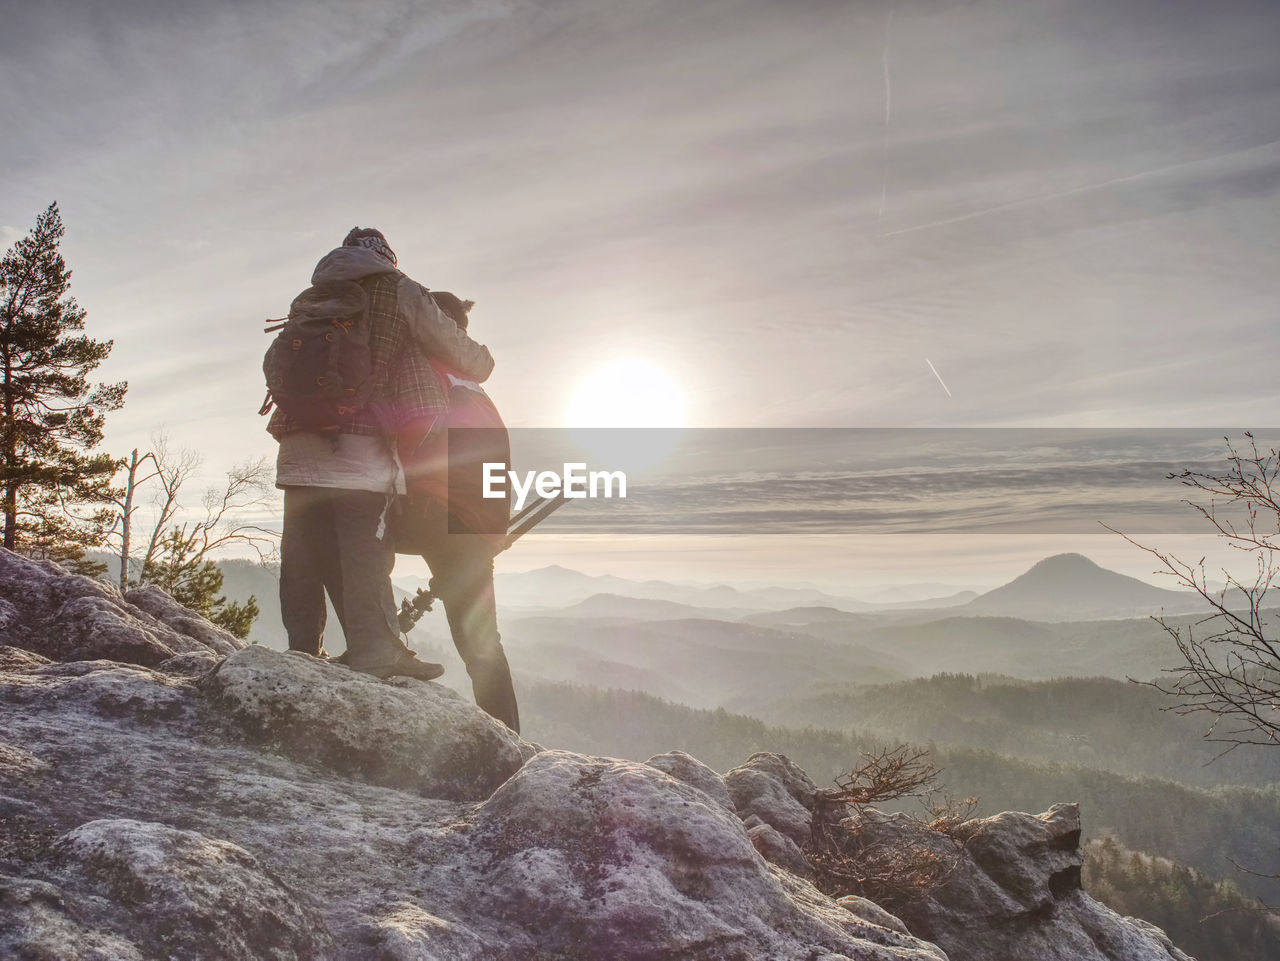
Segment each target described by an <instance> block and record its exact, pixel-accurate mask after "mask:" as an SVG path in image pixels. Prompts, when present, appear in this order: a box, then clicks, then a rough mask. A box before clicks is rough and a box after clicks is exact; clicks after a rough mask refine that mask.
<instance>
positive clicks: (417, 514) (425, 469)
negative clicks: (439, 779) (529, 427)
mask: <svg viewBox="0 0 1280 961" xmlns="http://www.w3.org/2000/svg"><path fill="white" fill-rule="evenodd" d="M430 296H431V298H432V301H433V302H434V303H435V304H436V305H437V306H438V307H440V308H441V309H442V310H444V312H445V313H446V314H448V315H449V317H450V318H451V319H452V320H453V321H454V323H455V324H456V325H457V327H458V328H459V330H461V331H464V332H465V331H466V330H467V329H468V326H469V314H470V310H471V308H472V307H473V306H474V302H473V301H469V300H465V301H464V300H460V299H459V298H458V297H456V296H454V295H453V294H451V293H448V292H446V291H432V293H431V295H430ZM430 362H431V366H432V368H433V370H434V371H435V372H436V375H437V376H438V378H439V381H440V385H441V387H442V389H443V390H444V393H445V395H446V398H447V401H448V413H447V415H446V417H445V421H444V423H445V426H446V427H447V430H446V431H443V432H435V433H433V434H430V435H429V436H425V437H424V436H422V432H421V429H420V428H418V429H415V427H414V426H413V425H412V424H410V425H408V427H407V432H406V431H402V433H401V437H400V443H399V449H400V456H401V461H402V464H403V467H404V472H405V486H406V489H407V492H408V493H407V496H406V497H405V498H403V499H402V502H401V511H400V515H399V517H398V523H397V533H396V551H397V552H398V553H400V554H418V555H420V556H421V557H422V558H423V559H424V560H425V561H426V562H427V566H428V567H430V568H431V575H432V576H431V582H430V585H429V591H430V593H431V595H432V596H433V597H436V598H439V599H440V600H441V601H442V602H443V604H444V611H445V617H446V618H447V619H448V621H449V633H450V634H451V635H452V637H453V643H454V646H455V647H456V648H457V649H458V654H459V655H460V656H461V657H462V661H463V663H464V664H465V665H466V668H467V674H468V675H469V676H470V678H471V685H472V690H473V692H474V694H475V699H476V704H477V705H479V706H480V707H481V708H482V709H483V710H484V711H486V712H487V713H488V714H489V715H490V716H492V717H494V718H496V719H497V720H499V721H502V722H503V723H504V724H506V725H507V727H509V728H511V730H513V731H515V732H517V733H519V731H520V712H519V708H518V706H517V704H516V696H515V690H514V688H513V686H512V682H511V668H510V666H509V665H508V663H507V656H506V652H505V651H504V650H503V647H502V638H501V635H500V634H499V633H498V614H497V603H496V599H495V596H494V589H493V559H494V557H495V555H496V554H497V553H498V552H499V551H501V550H502V549H503V548H505V547H506V546H507V541H508V537H507V526H508V523H509V520H510V510H511V508H510V495H509V494H508V493H506V492H505V488H504V493H503V494H502V495H501V496H498V497H493V496H485V495H484V485H483V481H482V474H483V465H484V464H485V463H490V464H492V463H500V464H503V465H504V466H509V464H510V461H511V443H510V438H509V436H508V434H507V429H506V427H505V425H504V424H503V422H502V418H501V416H499V414H498V410H497V408H496V407H495V406H494V404H493V402H492V401H491V400H490V399H489V396H488V394H486V393H485V390H484V388H483V387H481V386H480V380H482V379H483V378H476V377H473V376H471V375H470V374H469V373H468V372H467V371H466V370H463V369H460V368H459V367H457V366H456V365H454V364H453V363H451V362H450V361H449V360H447V359H445V358H443V357H441V356H439V355H433V356H432V357H431V359H430Z"/></svg>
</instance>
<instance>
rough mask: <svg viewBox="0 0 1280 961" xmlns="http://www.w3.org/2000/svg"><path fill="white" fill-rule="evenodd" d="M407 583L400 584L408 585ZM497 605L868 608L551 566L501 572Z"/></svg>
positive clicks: (793, 593) (763, 590)
mask: <svg viewBox="0 0 1280 961" xmlns="http://www.w3.org/2000/svg"><path fill="white" fill-rule="evenodd" d="M412 580H415V579H408V578H406V579H404V580H402V581H401V583H402V584H404V585H405V586H409V584H410V583H411V581H412ZM494 586H495V588H496V590H497V594H498V602H499V603H500V604H503V605H506V606H510V607H545V608H559V607H565V606H568V605H570V604H577V603H579V602H581V601H584V600H586V599H587V598H589V597H592V596H593V595H596V594H614V595H617V596H620V597H636V598H642V599H646V600H659V601H670V602H672V603H676V604H688V605H690V606H692V607H699V608H706V609H710V610H717V609H726V608H727V609H730V610H736V611H738V612H741V611H744V610H779V609H782V608H787V607H794V606H797V605H803V604H827V605H830V606H832V607H837V608H842V609H844V610H864V609H868V608H869V607H870V605H867V604H865V603H863V602H862V601H859V600H857V599H855V598H852V597H837V596H835V595H832V594H827V593H825V592H824V591H821V590H818V589H817V588H806V587H752V588H737V587H731V586H729V585H727V584H717V585H712V586H706V585H699V584H677V583H673V582H670V581H660V580H644V581H638V580H631V579H629V578H625V577H616V576H614V575H612V574H584V573H582V572H581V571H575V570H572V569H570V568H567V567H561V566H559V565H556V564H553V565H550V566H548V567H540V568H538V569H536V570H532V571H523V572H519V573H500V574H498V575H497V576H496V577H495V578H494Z"/></svg>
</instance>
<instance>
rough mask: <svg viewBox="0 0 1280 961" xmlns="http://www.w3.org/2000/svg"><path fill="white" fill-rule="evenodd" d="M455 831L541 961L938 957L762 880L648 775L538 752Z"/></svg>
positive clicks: (706, 809) (737, 846) (702, 811)
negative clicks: (461, 832) (464, 829)
mask: <svg viewBox="0 0 1280 961" xmlns="http://www.w3.org/2000/svg"><path fill="white" fill-rule="evenodd" d="M468 833H469V835H470V836H471V838H472V844H473V846H474V848H475V849H476V852H477V853H480V854H483V857H482V858H481V859H480V861H479V863H480V864H481V865H482V873H481V876H480V880H481V882H482V885H483V889H485V890H487V891H489V892H490V893H489V896H490V897H491V898H496V899H497V900H498V901H499V902H501V903H502V904H503V905H504V906H505V907H506V908H507V909H508V910H509V911H510V912H511V913H512V915H513V916H518V917H521V918H524V919H526V921H525V924H526V925H528V926H529V929H530V930H531V931H532V933H534V934H535V936H536V944H537V948H538V950H539V951H542V952H545V953H546V954H547V955H548V956H549V957H567V958H584V959H585V958H610V959H615V961H628V959H635V961H640V959H651V958H673V959H674V958H680V959H686V961H698V959H729V958H734V959H739V958H740V959H749V958H791V957H797V958H799V957H820V956H822V955H823V953H824V952H825V953H827V954H830V955H831V956H832V957H835V958H858V959H865V961H872V959H886V961H887V959H890V958H895V959H906V958H913V959H925V958H931V959H940V958H941V957H942V955H941V953H940V952H938V951H937V950H936V949H935V948H934V947H933V946H932V945H927V944H924V943H922V942H919V941H916V940H915V939H914V938H911V937H909V936H905V935H902V934H898V933H894V932H891V931H888V930H886V929H884V928H880V927H872V926H869V925H866V924H865V923H863V922H861V921H859V920H858V919H856V918H854V917H853V916H852V915H850V914H849V913H848V912H847V911H844V910H843V909H841V908H839V907H838V906H837V905H836V904H835V903H834V902H832V901H830V900H828V899H826V898H824V897H823V896H822V895H820V894H819V893H818V892H817V891H816V890H815V889H813V888H812V887H811V886H809V885H807V884H805V883H804V882H803V881H801V880H799V879H798V878H792V877H790V876H789V875H787V874H782V873H777V872H774V871H772V870H770V868H769V866H768V865H767V864H766V863H765V862H764V861H763V860H762V859H761V858H760V857H759V856H758V855H757V853H756V851H755V850H754V848H753V847H752V845H751V842H750V840H749V839H748V838H747V836H746V832H745V831H744V830H743V828H742V825H741V823H740V822H739V821H738V819H737V818H735V817H734V816H733V815H732V814H730V813H728V812H727V811H726V810H724V808H723V807H721V806H720V805H719V804H716V803H715V802H714V801H712V800H711V799H710V798H709V797H708V795H707V794H705V793H704V792H702V791H699V790H695V789H693V788H691V787H689V786H687V785H684V784H681V783H679V782H674V781H672V780H671V779H670V778H668V777H665V776H664V775H662V774H660V773H658V772H656V771H655V770H654V769H653V768H652V767H650V766H649V765H645V764H634V763H630V762H625V761H615V760H611V759H607V758H588V757H583V756H581V755H576V754H570V753H567V752H563V751H547V752H545V753H543V754H539V755H538V756H537V757H535V758H534V759H533V760H531V761H529V763H528V764H526V765H525V766H524V768H522V769H521V771H520V772H519V773H518V774H516V775H515V776H514V777H513V778H511V780H509V781H508V782H507V783H506V784H504V785H503V786H502V787H500V788H499V789H498V790H497V791H495V792H494V794H493V796H492V797H491V798H489V799H488V800H487V801H485V802H484V803H483V804H481V805H480V806H479V807H478V808H477V810H476V814H475V816H474V819H473V820H472V822H471V825H470V827H469V832H468Z"/></svg>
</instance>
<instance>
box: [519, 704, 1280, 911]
mask: <svg viewBox="0 0 1280 961" xmlns="http://www.w3.org/2000/svg"><path fill="white" fill-rule="evenodd" d="M521 693H522V696H523V704H522V711H523V714H524V719H525V720H524V725H525V729H526V730H527V732H528V734H529V736H530V737H531V738H532V739H533V740H535V741H538V742H540V743H548V744H556V745H558V746H561V747H564V748H567V749H569V750H574V751H581V752H584V753H588V754H602V755H610V756H614V757H625V758H631V759H634V760H641V761H643V760H645V759H646V758H648V757H650V756H652V755H654V754H658V753H661V752H664V751H669V750H673V749H679V750H684V751H687V752H689V753H690V754H692V755H694V756H695V757H698V758H700V759H702V760H703V761H705V762H706V763H707V764H709V765H711V766H712V767H713V768H716V769H718V770H721V771H724V770H728V769H729V768H730V767H732V766H734V765H736V764H739V763H741V760H742V758H744V757H746V756H747V755H749V754H751V753H752V752H754V751H764V750H769V751H777V752H780V753H783V754H786V755H788V756H789V757H791V758H793V759H794V760H795V761H796V762H797V763H798V764H800V766H801V767H803V768H804V769H805V770H806V771H808V772H809V773H810V775H811V776H812V777H813V779H814V781H815V782H817V783H818V784H819V785H823V784H827V785H829V784H830V782H831V781H832V779H834V778H835V777H836V776H837V775H838V774H841V773H843V772H845V771H847V770H849V769H850V768H852V767H854V766H855V765H856V764H857V763H858V760H859V756H860V754H861V752H863V751H867V750H870V749H872V748H874V747H877V746H880V745H882V744H884V743H885V740H884V739H883V738H878V737H875V736H874V735H871V734H868V733H864V732H840V731H833V730H824V729H820V728H791V727H782V726H771V725H768V724H766V723H764V722H763V721H760V720H758V719H756V718H751V717H746V716H744V715H738V714H733V713H730V712H728V711H725V710H722V709H721V710H697V709H694V708H689V707H684V706H682V705H678V704H672V703H670V702H666V701H662V700H660V699H658V698H654V697H651V696H649V695H645V694H639V693H636V692H633V691H617V690H608V691H607V690H601V689H598V688H587V687H578V686H573V685H568V684H542V683H537V684H531V685H526V686H525V687H524V688H522V691H521ZM935 755H936V760H937V762H938V763H939V765H940V766H941V767H942V768H943V769H944V775H943V781H944V782H945V783H946V786H947V788H948V790H949V791H950V793H952V794H954V795H959V796H967V795H977V796H978V797H979V799H980V804H979V812H980V813H994V812H998V811H1002V810H1018V811H1043V810H1046V809H1047V808H1048V807H1049V806H1050V805H1052V804H1054V803H1056V802H1059V801H1076V802H1079V803H1080V805H1081V808H1082V811H1083V815H1084V823H1085V834H1086V837H1092V838H1099V837H1103V836H1105V835H1107V834H1114V836H1115V837H1116V838H1117V839H1118V840H1119V841H1120V842H1122V843H1124V844H1125V845H1127V846H1129V847H1131V848H1134V849H1137V850H1140V851H1144V852H1149V853H1151V854H1154V855H1159V856H1162V857H1166V858H1169V859H1171V860H1173V861H1176V862H1178V863H1181V864H1185V865H1188V866H1190V867H1194V868H1197V869H1199V870H1201V871H1203V872H1205V874H1207V875H1208V876H1210V877H1215V878H1218V877H1226V876H1232V875H1235V874H1236V872H1235V869H1234V868H1233V867H1232V864H1231V860H1232V859H1234V860H1235V861H1236V862H1239V863H1241V864H1245V865H1248V866H1249V867H1251V868H1253V869H1254V870H1257V871H1260V872H1263V873H1275V872H1278V871H1280V786H1276V785H1272V786H1269V787H1265V788H1261V787H1218V788H1213V789H1206V788H1196V787H1191V786H1188V785H1185V784H1178V783H1176V782H1173V781H1170V780H1161V779H1156V778H1148V777H1130V776H1125V775H1122V774H1117V773H1114V772H1109V771H1102V770H1097V769H1095V768H1089V767H1084V766H1080V765H1076V764H1070V763H1064V762H1060V761H1057V760H1054V758H1053V756H1052V755H1051V756H1049V757H1047V758H1045V759H1044V760H1043V761H1042V762H1039V763H1033V762H1030V761H1025V760H1020V759H1016V758H1011V757H1005V756H1002V755H999V754H996V753H993V752H990V751H975V750H970V749H964V748H943V747H940V748H939V749H938V750H937V751H936V752H935ZM1239 884H1240V885H1241V887H1242V888H1244V889H1245V890H1247V891H1250V892H1252V893H1257V894H1260V895H1263V896H1268V895H1270V896H1275V895H1276V894H1277V893H1280V892H1278V891H1277V885H1276V884H1275V883H1274V882H1271V881H1267V880H1265V879H1261V878H1257V877H1252V876H1249V875H1239Z"/></svg>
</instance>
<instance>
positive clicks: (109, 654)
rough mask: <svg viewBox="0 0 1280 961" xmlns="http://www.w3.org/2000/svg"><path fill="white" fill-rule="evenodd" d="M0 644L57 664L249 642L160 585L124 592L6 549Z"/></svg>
mask: <svg viewBox="0 0 1280 961" xmlns="http://www.w3.org/2000/svg"><path fill="white" fill-rule="evenodd" d="M0 585H3V587H4V590H3V591H2V592H0V645H10V646H12V647H17V648H21V649H23V650H26V651H31V652H34V653H36V654H41V655H43V656H45V657H48V658H50V659H52V660H56V661H94V660H99V659H101V660H112V661H123V662H127V663H130V664H142V665H145V666H147V667H155V666H157V665H159V664H161V663H163V662H164V661H166V660H168V659H169V658H172V657H173V656H174V655H177V654H192V655H200V656H202V657H205V658H208V659H209V662H210V663H212V660H213V659H214V658H217V657H223V656H225V655H227V654H230V653H232V652H234V651H238V650H240V649H241V648H242V647H244V643H243V642H242V641H240V640H239V639H237V638H235V637H233V636H232V635H230V634H228V633H227V632H226V631H223V630H220V629H218V628H217V627H214V626H213V625H212V624H210V623H209V622H208V621H206V620H204V619H203V618H201V617H199V616H198V615H196V614H193V613H192V612H191V611H189V610H187V609H186V608H185V607H183V606H182V605H180V604H178V603H177V602H176V601H175V600H173V598H171V597H169V595H167V594H165V593H164V592H163V591H161V590H160V589H159V588H156V587H144V588H139V589H137V590H134V591H130V592H129V593H128V594H126V595H125V596H123V597H122V596H121V595H120V592H119V591H118V590H116V589H115V588H114V587H112V586H111V585H109V584H104V583H103V582H101V581H96V580H94V579H93V578H90V577H83V576H80V575H77V574H68V573H67V572H66V571H65V570H64V569H62V568H61V567H59V566H58V565H57V564H54V563H53V562H52V561H33V560H30V559H28V558H25V557H21V556H19V555H17V554H14V553H13V552H12V551H6V550H3V549H0Z"/></svg>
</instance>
